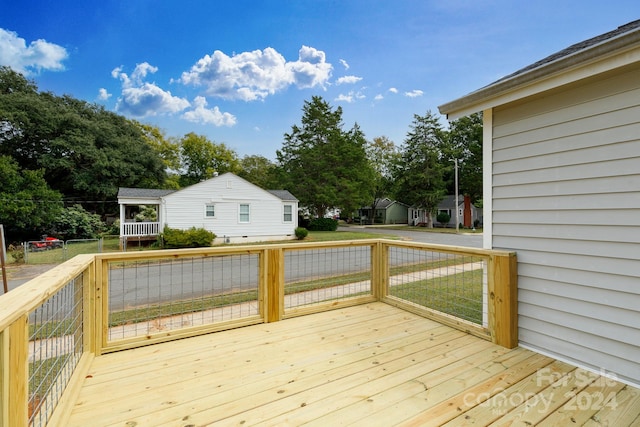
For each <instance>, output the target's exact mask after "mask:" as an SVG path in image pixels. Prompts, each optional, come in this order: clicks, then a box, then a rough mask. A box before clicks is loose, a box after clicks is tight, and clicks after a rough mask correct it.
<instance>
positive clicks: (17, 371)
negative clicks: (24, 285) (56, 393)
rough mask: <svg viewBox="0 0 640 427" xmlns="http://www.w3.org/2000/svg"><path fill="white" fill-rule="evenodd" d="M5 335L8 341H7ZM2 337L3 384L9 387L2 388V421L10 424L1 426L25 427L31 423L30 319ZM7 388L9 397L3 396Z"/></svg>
mask: <svg viewBox="0 0 640 427" xmlns="http://www.w3.org/2000/svg"><path fill="white" fill-rule="evenodd" d="M6 333H8V337H4V335H5V334H6ZM2 335H3V339H2V341H4V342H3V350H2V357H0V359H2V364H3V366H2V369H3V375H2V382H3V383H4V382H5V381H6V382H8V384H7V386H5V385H4V384H3V385H2V388H3V393H2V404H1V405H0V406H2V411H3V413H4V412H5V411H6V416H5V414H3V417H2V418H3V422H6V423H7V424H2V426H3V427H4V426H5V425H6V426H11V427H26V426H27V424H28V423H29V317H28V316H27V315H24V316H22V317H20V318H19V319H17V320H16V321H15V322H13V323H12V324H11V326H9V328H8V329H7V330H6V331H5V332H3V334H2ZM5 344H6V346H5ZM5 351H6V353H8V354H6V353H5ZM5 360H6V361H7V362H8V363H5ZM5 369H6V371H5ZM5 388H6V389H7V394H4V391H5ZM5 418H6V420H4V419H5Z"/></svg>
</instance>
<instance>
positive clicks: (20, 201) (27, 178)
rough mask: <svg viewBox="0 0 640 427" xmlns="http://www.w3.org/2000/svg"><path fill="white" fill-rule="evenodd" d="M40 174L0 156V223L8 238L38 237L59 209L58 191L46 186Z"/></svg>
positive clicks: (60, 208)
mask: <svg viewBox="0 0 640 427" xmlns="http://www.w3.org/2000/svg"><path fill="white" fill-rule="evenodd" d="M43 175H44V172H43V171H42V170H35V171H32V170H24V169H20V167H19V166H18V163H17V162H16V161H15V160H13V159H12V158H11V157H8V156H0V183H2V185H1V186H0V224H3V225H4V228H5V231H6V232H7V240H8V241H11V240H24V239H34V238H36V237H39V236H40V235H41V234H43V233H46V232H47V231H48V228H49V227H50V225H51V224H52V223H53V222H54V221H55V219H56V218H57V216H58V215H59V214H60V212H61V211H62V195H61V194H60V193H59V192H57V191H55V190H52V189H51V188H49V186H48V185H47V182H46V181H45V180H44V177H43Z"/></svg>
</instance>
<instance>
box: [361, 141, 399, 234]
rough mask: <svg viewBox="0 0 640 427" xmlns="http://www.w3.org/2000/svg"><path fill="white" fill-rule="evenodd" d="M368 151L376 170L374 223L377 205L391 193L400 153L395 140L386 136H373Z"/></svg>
mask: <svg viewBox="0 0 640 427" xmlns="http://www.w3.org/2000/svg"><path fill="white" fill-rule="evenodd" d="M366 152H367V158H368V159H369V162H370V163H371V167H372V169H373V171H374V174H373V177H372V180H371V190H372V201H371V212H372V215H371V223H372V224H373V220H374V217H373V213H374V212H375V210H376V206H377V205H378V204H379V202H380V200H381V199H382V198H384V197H387V196H390V195H391V191H392V186H393V168H394V165H395V164H397V163H398V161H399V157H400V153H399V151H398V149H397V147H396V145H395V144H394V143H393V141H391V140H390V139H389V138H387V137H386V136H378V137H375V138H373V141H371V142H370V143H368V144H367V147H366Z"/></svg>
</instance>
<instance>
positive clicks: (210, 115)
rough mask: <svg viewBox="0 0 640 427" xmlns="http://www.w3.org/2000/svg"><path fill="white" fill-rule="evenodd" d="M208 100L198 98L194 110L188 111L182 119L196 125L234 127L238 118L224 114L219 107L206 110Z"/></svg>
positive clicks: (194, 102)
mask: <svg viewBox="0 0 640 427" xmlns="http://www.w3.org/2000/svg"><path fill="white" fill-rule="evenodd" d="M206 107H207V100H206V99H205V98H204V97H202V96H197V97H196V99H194V100H193V110H191V111H187V112H185V113H184V114H183V115H182V118H183V119H185V120H188V121H190V122H194V123H203V124H206V123H208V124H212V125H214V126H233V125H235V124H236V117H235V116H234V115H233V114H230V113H222V112H221V111H220V109H219V108H218V107H213V108H206Z"/></svg>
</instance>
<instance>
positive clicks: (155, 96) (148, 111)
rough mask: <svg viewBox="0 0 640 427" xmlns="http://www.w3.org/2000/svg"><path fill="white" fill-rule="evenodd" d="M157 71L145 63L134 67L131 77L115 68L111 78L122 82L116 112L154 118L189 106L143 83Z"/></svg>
mask: <svg viewBox="0 0 640 427" xmlns="http://www.w3.org/2000/svg"><path fill="white" fill-rule="evenodd" d="M156 71H158V68H157V67H154V66H152V65H150V64H149V63H147V62H143V63H142V64H138V65H136V68H135V69H134V71H133V73H131V76H128V75H127V74H126V73H124V72H122V67H118V68H115V69H114V70H113V71H112V72H111V76H113V77H114V78H117V79H120V80H121V81H122V96H120V97H119V98H118V103H117V104H116V110H117V111H119V112H122V113H128V114H131V115H132V116H135V117H146V116H155V115H158V114H172V113H178V112H180V111H182V110H184V109H186V108H188V107H189V106H190V103H189V101H187V100H186V99H184V98H180V97H177V96H173V95H171V92H169V91H165V90H164V89H162V88H160V87H159V86H158V85H156V84H155V83H148V82H145V81H144V79H145V78H146V77H147V75H148V74H149V73H155V72H156Z"/></svg>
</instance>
